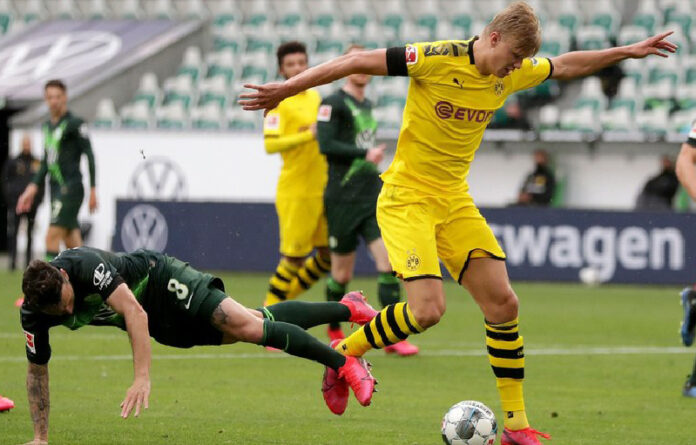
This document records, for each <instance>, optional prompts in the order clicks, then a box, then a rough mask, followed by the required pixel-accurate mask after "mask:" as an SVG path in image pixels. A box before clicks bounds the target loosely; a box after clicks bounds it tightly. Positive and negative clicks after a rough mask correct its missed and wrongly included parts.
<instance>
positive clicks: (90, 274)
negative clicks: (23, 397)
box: [20, 247, 162, 364]
mask: <svg viewBox="0 0 696 445" xmlns="http://www.w3.org/2000/svg"><path fill="white" fill-rule="evenodd" d="M160 257H162V255H161V254H158V253H155V252H148V251H143V250H141V251H137V252H134V253H132V254H122V253H111V252H106V251H103V250H99V249H93V248H90V247H78V248H75V249H69V250H65V251H63V252H61V254H60V255H58V256H57V257H56V258H55V259H54V260H53V261H51V264H52V265H53V266H55V267H57V268H59V269H63V270H65V271H66V273H67V274H68V279H69V281H70V284H71V285H72V287H73V290H74V293H75V304H74V309H73V313H72V314H70V315H60V316H52V315H47V314H43V313H41V312H38V311H34V310H32V309H31V308H29V307H27V306H26V305H23V306H22V308H21V310H20V313H21V320H22V329H23V330H24V335H25V336H26V340H27V345H26V352H27V358H28V359H29V360H30V361H31V362H32V363H37V364H44V363H46V362H48V360H49V358H50V356H51V347H50V345H49V341H48V340H49V337H48V329H49V328H51V327H53V326H58V325H63V326H66V327H68V328H70V329H73V330H75V329H79V328H81V327H83V326H85V325H97V326H99V325H102V326H104V325H106V326H117V327H119V328H121V329H124V330H125V329H126V324H125V320H124V319H123V317H122V316H121V315H119V314H117V313H116V312H114V310H113V309H112V308H111V307H110V306H109V305H107V304H106V303H105V301H106V299H107V298H109V296H110V295H111V294H112V293H113V292H114V291H115V290H116V288H117V287H118V286H119V285H120V284H122V283H126V284H127V285H128V287H129V288H130V289H131V291H132V292H133V294H134V295H135V298H136V299H138V300H139V301H140V300H141V299H142V297H143V295H144V293H145V290H146V288H147V284H148V280H149V276H150V271H151V269H153V268H154V267H155V266H156V264H157V260H158V258H160Z"/></svg>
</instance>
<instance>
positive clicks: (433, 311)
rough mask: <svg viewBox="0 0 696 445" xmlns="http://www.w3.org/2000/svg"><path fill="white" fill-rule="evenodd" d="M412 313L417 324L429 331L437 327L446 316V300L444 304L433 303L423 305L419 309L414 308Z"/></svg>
mask: <svg viewBox="0 0 696 445" xmlns="http://www.w3.org/2000/svg"><path fill="white" fill-rule="evenodd" d="M411 312H412V313H413V317H414V318H415V319H416V323H418V325H419V326H420V327H422V328H423V329H427V328H429V327H431V326H434V325H436V324H437V323H438V322H439V321H440V319H441V318H442V316H443V315H444V314H445V303H444V299H443V301H442V303H433V304H429V305H423V306H422V307H421V306H419V307H417V308H414V307H412V308H411Z"/></svg>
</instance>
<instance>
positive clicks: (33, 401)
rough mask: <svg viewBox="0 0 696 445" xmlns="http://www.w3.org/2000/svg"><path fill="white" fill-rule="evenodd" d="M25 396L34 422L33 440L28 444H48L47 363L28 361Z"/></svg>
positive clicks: (48, 402) (48, 401)
mask: <svg viewBox="0 0 696 445" xmlns="http://www.w3.org/2000/svg"><path fill="white" fill-rule="evenodd" d="M27 398H28V399H29V412H30V413H31V420H32V422H33V423H34V440H33V441H31V442H29V444H35V445H44V444H48V412H49V408H50V405H51V401H50V397H49V394H48V365H37V364H35V363H31V362H29V367H28V368H27Z"/></svg>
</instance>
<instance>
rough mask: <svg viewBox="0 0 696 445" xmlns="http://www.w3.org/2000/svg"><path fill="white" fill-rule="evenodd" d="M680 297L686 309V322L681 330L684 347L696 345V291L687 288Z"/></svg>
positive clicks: (683, 322)
mask: <svg viewBox="0 0 696 445" xmlns="http://www.w3.org/2000/svg"><path fill="white" fill-rule="evenodd" d="M679 295H680V296H681V305H682V307H683V308H684V320H682V324H681V330H680V333H681V338H682V343H684V346H691V345H692V344H693V343H694V328H696V291H695V290H694V289H691V288H689V287H687V288H685V289H684V290H682V291H681V293H680V294H679Z"/></svg>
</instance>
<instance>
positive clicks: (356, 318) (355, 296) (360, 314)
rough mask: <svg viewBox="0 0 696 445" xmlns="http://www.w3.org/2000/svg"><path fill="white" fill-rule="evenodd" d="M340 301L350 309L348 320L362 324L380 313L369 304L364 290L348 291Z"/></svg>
mask: <svg viewBox="0 0 696 445" xmlns="http://www.w3.org/2000/svg"><path fill="white" fill-rule="evenodd" d="M339 303H341V304H342V305H344V306H347V307H348V309H350V319H348V321H350V322H351V323H357V324H359V325H361V326H362V325H364V324H365V323H367V322H368V321H370V320H372V319H373V318H375V316H376V315H377V314H379V312H377V311H376V310H374V309H373V308H372V306H370V305H369V304H367V298H365V296H364V295H363V294H362V292H348V293H347V294H345V295H344V296H343V298H341V301H340V302H339Z"/></svg>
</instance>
